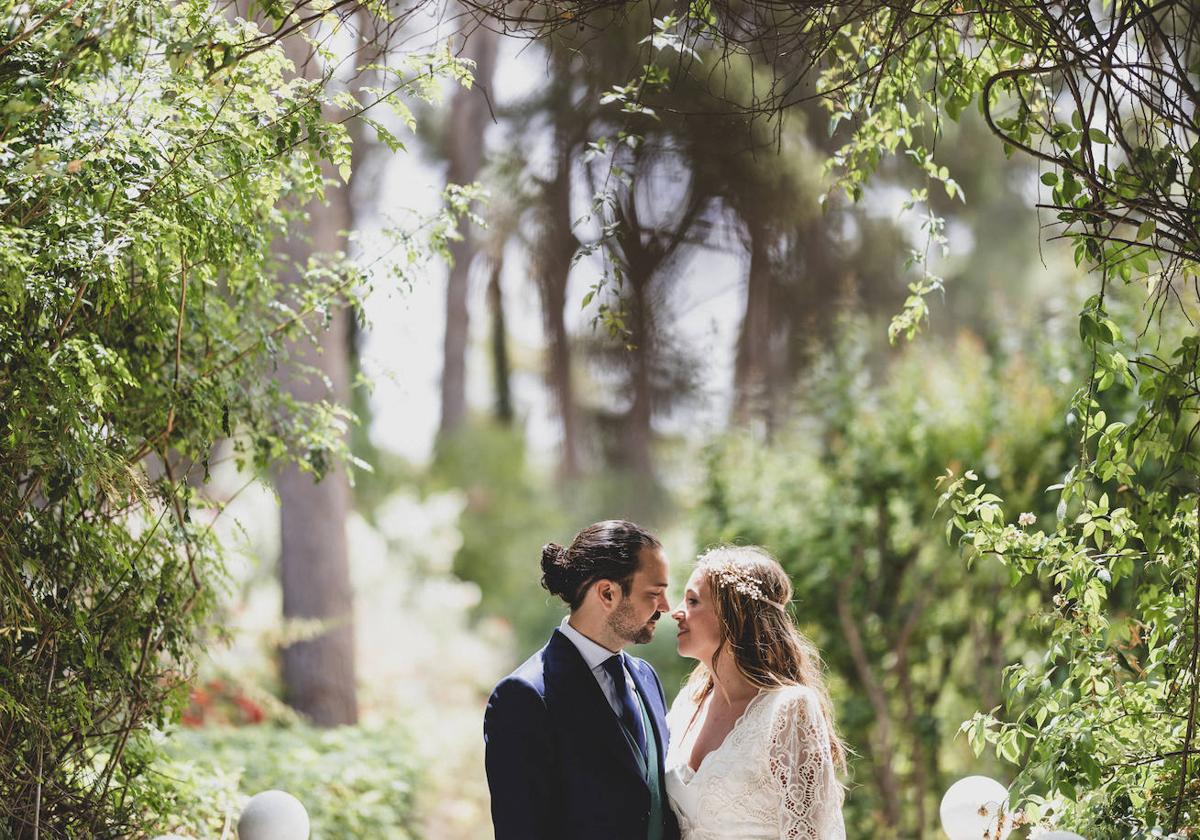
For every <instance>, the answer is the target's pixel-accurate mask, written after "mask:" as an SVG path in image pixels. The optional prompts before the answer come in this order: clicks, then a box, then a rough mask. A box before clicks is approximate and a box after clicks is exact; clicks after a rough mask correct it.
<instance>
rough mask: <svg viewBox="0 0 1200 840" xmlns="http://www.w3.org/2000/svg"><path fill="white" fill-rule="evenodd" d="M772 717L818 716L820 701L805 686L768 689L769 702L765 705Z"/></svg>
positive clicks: (813, 692) (784, 686) (815, 694)
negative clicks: (770, 711) (769, 709)
mask: <svg viewBox="0 0 1200 840" xmlns="http://www.w3.org/2000/svg"><path fill="white" fill-rule="evenodd" d="M766 705H768V706H769V707H770V708H771V710H772V712H773V715H772V716H773V717H776V718H778V717H792V718H794V717H806V716H808V715H810V714H818V715H819V714H820V710H821V701H820V698H819V697H818V696H817V693H816V692H815V691H813V690H812V689H811V688H809V687H808V686H807V685H783V686H780V687H779V688H772V689H770V700H769V702H768V703H767V704H766Z"/></svg>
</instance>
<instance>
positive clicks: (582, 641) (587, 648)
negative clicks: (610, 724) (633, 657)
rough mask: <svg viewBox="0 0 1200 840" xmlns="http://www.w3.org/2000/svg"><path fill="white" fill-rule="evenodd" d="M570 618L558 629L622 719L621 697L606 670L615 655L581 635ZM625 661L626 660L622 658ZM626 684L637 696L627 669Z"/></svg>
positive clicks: (634, 684)
mask: <svg viewBox="0 0 1200 840" xmlns="http://www.w3.org/2000/svg"><path fill="white" fill-rule="evenodd" d="M568 619H569V616H568V617H567V618H564V619H563V620H562V623H561V624H559V625H558V629H559V630H561V631H562V634H563V635H564V636H566V637H567V638H568V639H570V640H571V643H572V644H573V645H575V647H576V648H577V649H578V650H579V655H580V656H582V657H583V661H584V662H586V663H587V666H588V668H590V669H591V671H592V676H593V677H595V678H596V682H598V683H599V684H600V690H601V691H603V692H604V697H605V699H606V700H608V705H609V706H611V707H612V710H613V712H614V713H615V714H616V716H617V717H618V718H620V717H621V706H622V703H621V697H620V696H619V695H618V694H617V686H616V683H614V682H613V678H612V677H610V676H609V675H608V671H605V670H604V663H605V662H606V661H607V660H609V659H612V657H613V656H615V654H614V653H613V652H612V651H611V650H609V649H608V648H606V647H605V646H604V645H601V644H598V643H596V642H593V641H592V640H591V639H589V638H588V637H587V636H585V635H583V634H582V633H580V632H579V631H578V630H576V629H575V628H574V627H572V626H571V624H570V622H569V620H568ZM622 661H624V658H622ZM624 670H625V684H626V685H628V686H629V687H630V689H632V690H633V693H634V695H635V696H636V695H637V689H636V688H635V686H636V685H637V683H635V682H634V681H633V677H632V676H631V675H630V673H629V669H628V668H625V669H624Z"/></svg>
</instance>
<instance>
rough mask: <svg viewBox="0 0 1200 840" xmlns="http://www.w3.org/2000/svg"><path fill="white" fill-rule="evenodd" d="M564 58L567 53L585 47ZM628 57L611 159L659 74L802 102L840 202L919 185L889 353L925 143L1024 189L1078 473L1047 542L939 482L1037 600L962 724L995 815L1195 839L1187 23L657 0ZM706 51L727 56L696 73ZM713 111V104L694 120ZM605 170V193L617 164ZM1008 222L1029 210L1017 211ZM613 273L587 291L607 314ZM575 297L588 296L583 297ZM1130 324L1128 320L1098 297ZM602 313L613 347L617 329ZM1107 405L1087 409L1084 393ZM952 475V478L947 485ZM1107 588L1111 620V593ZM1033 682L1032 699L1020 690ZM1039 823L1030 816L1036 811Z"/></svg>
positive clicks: (975, 5) (923, 305)
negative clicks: (910, 175) (985, 769)
mask: <svg viewBox="0 0 1200 840" xmlns="http://www.w3.org/2000/svg"><path fill="white" fill-rule="evenodd" d="M476 7H477V8H479V9H480V10H482V11H484V12H486V13H488V14H490V15H492V16H493V17H495V18H496V19H497V20H500V21H501V22H503V23H504V24H505V25H506V26H508V27H510V28H512V29H514V30H516V31H519V32H523V33H530V32H532V33H533V34H534V35H536V36H544V35H545V33H546V32H548V31H550V32H557V31H562V30H564V29H568V28H569V29H571V30H579V31H581V32H584V33H589V31H590V34H591V35H594V32H595V31H597V30H603V29H604V28H605V27H608V26H611V25H612V21H613V19H614V18H625V17H629V16H632V15H637V14H640V9H641V4H613V3H608V2H602V0H595V2H582V3H578V4H573V5H572V6H571V7H570V8H569V9H565V8H564V7H562V6H560V5H559V4H557V3H549V2H541V3H537V2H535V3H530V4H523V5H521V6H512V5H510V4H500V3H478V4H476ZM585 37H586V35H585ZM639 43H640V44H641V45H642V46H643V50H644V51H643V56H644V60H643V61H642V62H641V66H640V69H635V70H634V73H633V76H632V78H628V77H626V80H618V81H616V82H615V83H614V85H613V87H612V88H611V89H610V90H609V92H608V93H607V94H606V98H607V99H608V100H609V101H610V102H611V103H613V104H615V105H616V106H617V107H619V109H620V111H621V113H622V114H624V115H625V122H624V123H623V125H624V127H623V128H622V129H621V131H620V133H619V134H618V135H617V137H618V139H620V140H621V141H622V142H624V143H626V144H627V145H629V144H631V145H636V138H639V137H642V136H644V135H647V134H649V133H652V131H653V130H654V123H655V122H656V121H657V120H658V119H659V118H660V114H662V113H664V112H665V111H667V110H670V109H671V100H672V97H673V93H674V89H675V87H676V85H677V84H679V79H680V78H682V77H694V78H696V79H698V80H699V81H700V83H701V84H704V85H706V86H707V90H708V91H709V92H710V94H711V97H712V101H713V103H714V107H723V108H725V109H727V110H728V111H729V112H732V113H740V114H745V115H748V116H753V117H760V118H767V117H771V118H778V119H776V121H775V125H776V127H777V130H778V131H780V132H782V124H783V117H785V116H786V115H787V113H788V112H789V110H790V109H792V108H793V107H794V106H797V105H798V104H800V103H802V102H804V101H807V100H811V99H814V98H820V99H821V101H822V102H823V103H824V105H825V106H826V108H827V109H828V112H829V114H830V116H831V128H833V129H834V130H835V131H837V132H838V134H836V135H835V137H836V139H837V149H836V151H835V152H834V154H833V157H832V161H831V172H832V173H833V174H834V175H835V176H836V178H837V185H838V186H839V187H840V188H841V189H842V190H843V191H844V192H845V194H846V195H848V196H850V197H851V198H852V199H854V200H861V199H863V198H864V197H866V196H867V195H868V193H867V188H868V185H869V182H870V181H871V179H872V178H873V176H874V175H875V173H876V172H877V170H879V168H880V167H881V164H882V162H883V161H885V160H887V159H888V158H890V157H891V156H893V155H896V154H902V155H904V156H905V157H907V158H911V160H912V161H913V162H914V163H915V164H916V166H917V167H918V169H919V171H921V172H922V173H924V175H925V177H926V179H927V181H928V185H927V186H924V187H919V188H916V189H914V190H913V192H912V195H911V198H910V200H909V202H908V205H909V206H910V207H911V208H914V209H916V208H920V207H924V208H925V211H926V212H925V214H924V216H923V219H922V222H921V224H922V230H923V232H924V235H925V240H926V241H925V245H924V247H916V248H914V249H913V251H912V254H911V257H910V260H909V265H910V267H911V268H912V269H913V270H914V272H915V274H916V277H915V279H914V280H913V281H912V283H911V284H910V287H909V288H910V295H909V296H908V298H907V300H906V301H905V302H904V305H903V307H902V308H901V311H900V312H899V314H898V315H897V316H896V317H895V318H894V319H893V322H892V326H891V329H890V333H891V335H892V337H893V338H898V337H900V336H908V337H912V336H913V335H914V334H915V333H916V332H917V330H918V329H919V328H920V326H921V325H922V323H923V322H924V321H925V319H926V317H927V315H928V311H929V307H928V302H927V298H928V297H929V295H931V294H933V293H935V292H938V291H940V290H941V289H942V288H943V286H944V282H943V278H942V277H940V276H938V275H937V274H936V273H935V272H934V267H935V263H934V260H933V257H936V255H937V254H938V253H939V252H944V251H945V250H946V247H947V246H948V244H949V240H948V238H947V236H946V222H945V219H944V218H943V217H941V216H940V215H939V214H938V213H937V212H936V211H935V210H934V209H933V207H932V205H931V202H932V201H933V199H932V198H931V196H930V191H931V189H933V190H940V191H943V192H944V193H945V194H946V195H947V196H948V197H949V198H951V199H955V198H962V197H963V193H962V189H961V185H960V184H959V183H958V182H957V180H956V179H955V177H954V175H953V173H951V171H950V170H949V168H948V167H946V166H945V165H944V164H941V163H940V162H939V152H940V149H941V148H942V146H941V144H939V140H940V138H941V137H942V134H943V126H944V125H945V124H946V123H947V122H951V121H956V120H958V119H959V118H960V116H961V115H962V114H963V112H964V111H966V110H967V109H968V108H971V107H977V108H978V109H979V111H980V113H981V115H982V116H983V119H984V121H985V122H986V124H987V126H988V128H989V129H990V131H991V133H992V134H993V136H994V137H995V138H996V142H997V144H998V145H1000V146H1001V148H1003V149H1004V151H1005V152H1006V154H1015V155H1019V156H1022V157H1024V158H1026V159H1027V160H1030V161H1035V162H1036V163H1037V165H1038V166H1039V168H1040V169H1041V170H1042V172H1041V178H1040V183H1041V184H1042V185H1043V186H1044V187H1045V188H1047V189H1046V190H1044V191H1039V195H1038V197H1037V198H1035V199H1033V200H1032V201H1031V202H1030V203H1031V204H1036V206H1037V208H1038V209H1040V210H1043V211H1044V212H1045V213H1046V215H1047V217H1048V220H1049V222H1050V226H1051V228H1052V229H1053V230H1054V235H1056V236H1062V237H1065V238H1067V239H1068V240H1070V241H1071V242H1072V243H1073V245H1074V254H1075V261H1076V264H1077V265H1081V266H1086V267H1087V268H1088V270H1089V271H1090V273H1091V279H1092V282H1093V289H1094V291H1095V294H1093V295H1091V296H1090V297H1088V298H1087V300H1086V301H1084V302H1083V308H1082V311H1081V313H1080V318H1079V334H1080V339H1081V346H1080V349H1079V358H1081V359H1083V360H1086V362H1087V366H1086V372H1085V373H1084V374H1083V376H1082V377H1081V378H1080V380H1079V381H1080V388H1079V390H1078V392H1077V393H1076V394H1075V395H1074V397H1073V398H1072V400H1071V405H1072V413H1073V416H1074V417H1075V418H1076V419H1077V420H1078V421H1079V422H1078V426H1077V429H1078V433H1077V434H1078V437H1077V444H1078V446H1077V455H1078V458H1077V464H1076V467H1075V469H1073V470H1071V471H1070V472H1069V473H1068V475H1067V477H1066V480H1064V481H1062V482H1059V483H1058V485H1055V487H1056V489H1059V490H1061V491H1062V493H1061V504H1060V505H1059V507H1058V508H1057V509H1056V513H1057V516H1056V521H1055V523H1054V525H1053V527H1052V528H1051V529H1050V531H1049V532H1034V533H1032V534H1031V533H1029V532H1026V531H1024V530H1023V528H1024V527H1025V526H1022V525H1019V524H1018V525H1013V524H1011V523H1006V522H1005V521H1004V520H1003V518H1002V516H1001V510H1002V509H1001V507H1000V503H1001V497H1000V496H998V495H997V494H995V493H989V492H988V491H987V490H985V489H984V488H981V487H978V486H976V485H975V481H976V479H974V478H969V477H967V475H966V474H965V473H964V474H963V475H962V476H958V477H953V478H952V479H951V480H950V481H949V482H948V489H947V490H946V495H945V497H944V501H945V502H946V504H948V505H949V509H950V512H951V513H952V514H953V516H952V520H951V521H952V524H953V528H954V530H955V531H956V532H957V533H959V534H961V537H962V540H963V542H964V545H966V546H967V547H968V548H969V549H970V550H971V551H983V552H985V553H987V554H989V555H994V556H996V557H997V558H998V560H999V561H1000V562H1002V563H1005V564H1007V565H1008V567H1009V569H1011V570H1013V573H1014V574H1015V575H1017V576H1018V577H1026V576H1028V577H1032V578H1036V579H1037V580H1038V581H1040V582H1041V583H1042V584H1043V585H1044V586H1046V587H1047V588H1048V589H1050V590H1052V591H1055V592H1056V594H1055V596H1054V598H1053V600H1052V602H1051V603H1050V604H1048V605H1047V606H1048V607H1049V608H1050V613H1049V615H1050V618H1049V620H1048V622H1047V623H1046V625H1045V629H1046V630H1047V631H1049V632H1048V633H1047V636H1046V645H1047V649H1048V654H1047V657H1046V659H1045V661H1044V662H1043V663H1042V666H1041V667H1040V668H1038V669H1034V670H1025V669H1022V668H1016V669H1015V670H1013V671H1011V672H1010V673H1011V674H1012V676H1013V679H1012V680H1011V681H1010V682H1009V683H1008V692H1007V699H1008V701H1009V703H1010V704H1011V711H1012V714H1013V715H1014V716H1015V717H1016V718H1017V720H1016V721H1014V722H1012V723H1010V724H1008V725H1005V726H1003V727H1000V728H996V727H994V726H991V724H992V723H993V722H992V721H989V720H988V719H987V718H986V717H981V718H979V719H978V721H977V723H976V731H977V734H976V737H975V740H976V742H977V743H980V744H981V743H982V741H983V738H984V736H990V738H991V739H992V740H993V741H994V742H995V744H996V746H997V749H998V751H999V753H1000V754H1001V755H1003V756H1005V757H1007V758H1010V759H1011V760H1013V761H1015V762H1016V763H1018V764H1019V765H1020V766H1021V768H1022V772H1021V774H1020V777H1019V779H1018V784H1017V791H1016V798H1017V799H1018V800H1019V803H1020V804H1023V805H1025V806H1027V809H1028V813H1029V815H1030V816H1031V817H1032V818H1035V819H1037V818H1041V817H1046V818H1047V819H1048V820H1049V821H1051V822H1055V823H1057V824H1061V825H1063V826H1064V827H1072V828H1077V829H1079V830H1082V831H1085V832H1087V833H1089V835H1090V836H1093V837H1109V836H1111V837H1118V836H1119V837H1129V836H1137V837H1149V836H1160V835H1162V834H1164V833H1172V832H1177V831H1180V830H1183V829H1185V828H1186V827H1192V826H1195V825H1196V823H1197V822H1198V821H1200V815H1197V812H1196V809H1197V807H1198V803H1200V788H1198V787H1197V786H1196V785H1195V781H1194V780H1195V779H1196V778H1197V777H1198V776H1200V773H1197V772H1196V770H1195V765H1196V763H1197V762H1200V748H1198V746H1197V742H1198V740H1200V720H1198V717H1200V573H1198V569H1200V539H1198V537H1197V535H1198V534H1200V525H1198V524H1197V523H1198V520H1200V477H1198V473H1200V462H1198V460H1197V453H1196V449H1195V438H1196V435H1197V433H1198V432H1200V341H1197V339H1196V337H1195V335H1194V326H1193V325H1194V321H1193V320H1192V319H1193V317H1194V315H1195V312H1196V310H1197V308H1198V304H1200V286H1197V284H1196V278H1197V277H1198V276H1200V266H1198V264H1197V263H1198V258H1200V226H1198V225H1197V223H1196V215H1197V212H1200V173H1198V171H1197V165H1198V164H1200V125H1198V124H1197V119H1196V114H1197V113H1198V109H1197V104H1198V103H1200V94H1198V93H1197V90H1198V89H1200V24H1198V22H1197V16H1196V14H1195V8H1194V4H1193V3H1189V2H1186V0H1162V2H1157V3H1145V2H1141V0H1132V2H1113V3H1110V4H1107V5H1104V6H1101V7H1094V6H1092V5H1090V4H1087V3H1070V2H1066V3H1063V2H1055V0H1044V2H1042V1H1040V0H1039V2H1034V3H1032V4H1029V3H1011V2H1008V1H1007V0H996V1H995V2H993V0H984V1H983V2H968V3H949V4H945V3H936V2H928V3H924V2H918V3H911V4H905V5H902V6H896V5H894V4H889V3H884V2H879V0H856V2H852V3H849V4H846V3H803V4H801V3H795V4H792V3H784V4H779V3H768V2H755V0H750V2H728V1H727V0H705V2H698V3H688V4H683V5H680V4H670V5H669V7H665V8H663V9H662V10H661V16H660V17H655V20H654V24H653V27H652V28H650V29H649V31H648V32H646V34H645V35H644V37H643V38H642V39H641V40H640V41H639ZM705 47H711V48H713V49H715V50H716V51H717V52H718V53H719V54H721V55H723V56H726V57H729V60H728V61H723V62H720V63H719V65H718V66H716V67H715V68H714V67H713V66H712V65H711V64H709V63H705V62H704V61H703V60H702V59H701V57H700V50H701V49H702V48H705ZM742 59H745V60H749V61H751V62H753V63H754V64H755V66H757V67H758V68H760V69H761V70H762V73H763V80H762V82H763V83H762V84H759V85H756V86H755V87H754V88H752V90H751V91H750V93H749V95H748V96H747V95H745V92H744V91H742V90H741V89H740V88H739V87H738V86H736V85H732V86H731V85H728V84H727V81H728V79H729V78H730V75H731V72H735V71H731V70H730V68H736V67H737V65H738V62H739V61H740V60H742ZM718 103H719V104H718ZM614 172H615V173H616V174H618V175H619V174H620V173H621V167H620V163H619V161H615V162H614ZM618 193H619V190H618V189H616V188H613V189H606V190H604V191H602V192H601V193H600V194H598V195H597V198H596V205H595V207H596V212H597V214H598V215H599V216H600V217H601V219H602V225H603V227H604V230H605V237H606V238H611V239H615V240H619V237H620V219H621V213H620V201H619V196H618ZM1031 209H1032V208H1031ZM622 285H623V276H622V267H621V266H620V264H614V265H613V266H612V267H611V269H610V272H609V276H608V278H607V279H606V280H605V281H602V284H601V289H600V290H602V289H603V287H604V286H608V288H609V289H610V291H612V292H613V293H614V294H618V295H619V294H620V289H621V287H622ZM600 290H597V291H600ZM1121 291H1124V292H1127V293H1130V294H1133V295H1135V296H1138V295H1140V297H1141V301H1142V303H1144V304H1145V310H1144V311H1142V312H1140V313H1139V315H1138V316H1134V317H1131V318H1128V319H1122V318H1119V317H1114V316H1113V315H1112V313H1110V311H1109V310H1110V306H1111V305H1112V302H1113V300H1114V299H1115V298H1119V297H1120V294H1119V292H1121ZM606 306H608V308H607V309H606V310H604V311H602V312H601V315H602V316H605V320H606V321H607V323H608V324H609V325H610V328H614V329H620V327H621V319H620V317H619V315H614V314H613V313H619V308H618V307H616V306H614V305H612V304H606ZM1110 389H1117V390H1118V391H1128V392H1129V393H1130V394H1131V395H1132V398H1131V399H1130V400H1129V401H1128V402H1123V401H1122V402H1121V407H1122V410H1121V411H1119V412H1114V413H1113V414H1111V415H1110V414H1109V413H1108V412H1107V411H1105V409H1104V408H1103V405H1102V404H1103V403H1104V401H1105V398H1104V397H1103V394H1104V393H1105V392H1106V391H1109V390H1110ZM971 475H972V476H973V475H975V474H974V473H971ZM1127 584H1128V585H1130V586H1132V589H1133V597H1132V603H1133V605H1134V606H1133V607H1132V608H1131V609H1130V610H1129V611H1128V612H1126V611H1125V609H1124V603H1125V602H1124V600H1123V599H1120V598H1114V595H1116V594H1117V593H1119V592H1120V591H1122V587H1124V586H1125V585H1127ZM1045 684H1051V685H1054V686H1055V688H1056V690H1055V691H1054V692H1050V693H1047V692H1040V693H1038V692H1037V691H1036V690H1035V689H1036V688H1040V687H1041V686H1043V685H1045ZM1047 803H1051V804H1047Z"/></svg>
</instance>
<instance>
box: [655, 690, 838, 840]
mask: <svg viewBox="0 0 1200 840" xmlns="http://www.w3.org/2000/svg"><path fill="white" fill-rule="evenodd" d="M706 705H707V704H706ZM695 710H696V706H695V703H694V701H693V700H692V698H691V696H690V692H689V691H688V690H687V689H686V688H685V689H684V690H683V691H681V692H680V694H679V696H678V697H677V698H676V699H675V703H674V704H673V705H672V706H671V711H670V714H669V715H668V717H667V725H668V727H669V728H670V732H671V743H670V747H669V749H668V751H667V759H666V768H667V776H666V785H667V795H668V797H669V798H670V801H671V807H672V808H673V809H674V811H675V813H676V815H677V816H678V817H679V827H680V830H681V832H682V835H683V840H845V837H846V829H845V825H844V824H843V822H842V786H841V784H840V783H839V782H838V779H837V775H836V771H835V767H834V763H833V756H832V754H831V752H830V748H829V731H828V727H827V726H826V724H825V718H824V716H823V715H822V714H821V708H820V705H819V704H818V701H817V697H816V695H815V694H814V693H813V692H812V690H810V689H809V688H807V687H806V686H801V685H797V686H787V687H784V688H777V689H770V690H764V691H762V692H760V693H759V695H758V696H757V697H755V698H754V699H753V700H751V701H750V704H749V705H748V706H747V707H746V710H745V711H744V712H743V713H742V716H741V717H740V718H739V719H738V721H737V722H736V723H735V724H734V726H733V729H732V730H731V731H730V733H729V734H728V735H727V736H726V738H725V741H724V742H723V743H722V744H721V745H720V746H719V747H717V749H715V750H713V751H712V752H710V753H709V754H708V755H707V756H705V758H704V761H703V762H702V763H701V764H700V769H699V770H697V771H695V772H693V771H692V769H691V768H690V767H688V758H689V756H690V755H691V752H692V746H693V745H694V744H695V741H696V736H697V734H698V733H699V731H700V727H701V726H703V724H704V715H705V713H706V708H702V709H701V710H700V713H699V714H697V715H695V721H694V722H692V723H691V727H690V728H689V726H688V723H689V722H691V721H692V717H693V713H694V712H695Z"/></svg>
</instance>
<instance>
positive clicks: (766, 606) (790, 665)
mask: <svg viewBox="0 0 1200 840" xmlns="http://www.w3.org/2000/svg"><path fill="white" fill-rule="evenodd" d="M696 565H697V567H698V568H699V569H701V570H702V571H703V572H704V578H705V581H706V582H707V583H708V591H709V597H710V598H711V599H712V602H713V604H714V605H715V609H716V614H717V621H718V625H719V628H720V643H719V644H718V646H717V651H716V653H714V654H713V664H714V666H715V663H716V661H717V658H718V657H720V656H722V655H724V654H725V653H727V652H728V653H731V654H732V655H733V661H734V664H735V665H736V666H737V669H738V671H739V672H740V673H741V674H742V676H744V677H745V678H746V679H747V680H749V681H750V683H751V685H754V686H756V687H757V688H766V689H770V688H781V687H783V686H788V685H804V686H808V688H810V689H812V690H813V692H815V693H816V695H817V699H818V700H819V701H820V706H821V712H822V714H823V715H824V717H825V724H826V727H827V728H828V730H829V748H830V751H831V752H832V753H833V760H834V763H835V764H836V765H837V767H838V769H839V770H843V771H844V770H845V769H846V747H845V745H844V744H843V743H842V739H841V738H840V737H839V736H838V734H837V727H836V726H835V724H834V719H833V703H832V701H831V700H830V698H829V689H828V688H826V686H825V676H824V668H823V666H822V663H821V655H820V653H818V652H817V649H816V647H815V646H814V645H813V643H812V642H810V641H809V640H808V639H807V638H806V637H805V636H804V634H803V633H801V632H800V630H799V629H798V628H797V627H796V624H795V622H794V621H793V620H792V616H791V614H790V613H789V612H788V609H787V608H788V604H790V603H791V600H792V581H791V579H790V578H788V576H787V572H785V571H784V570H783V567H782V566H780V565H779V562H778V561H777V560H776V559H775V558H774V557H772V556H771V555H770V554H769V553H767V551H765V550H764V549H762V548H759V547H758V546H718V547H716V548H710V549H709V550H708V551H706V552H705V553H704V554H702V555H700V558H699V559H698V560H697V562H696ZM714 688H715V683H714V682H713V676H712V672H711V671H710V670H709V669H708V668H707V667H706V666H705V665H704V664H700V665H697V666H696V668H695V670H693V671H692V674H691V676H690V677H689V678H688V683H687V688H685V689H684V690H685V691H688V690H690V691H691V692H693V694H692V696H693V698H694V699H695V701H696V708H697V710H699V708H700V704H701V703H703V701H704V700H705V699H706V698H707V697H708V695H709V694H711V693H712V692H713V689H714Z"/></svg>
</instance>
